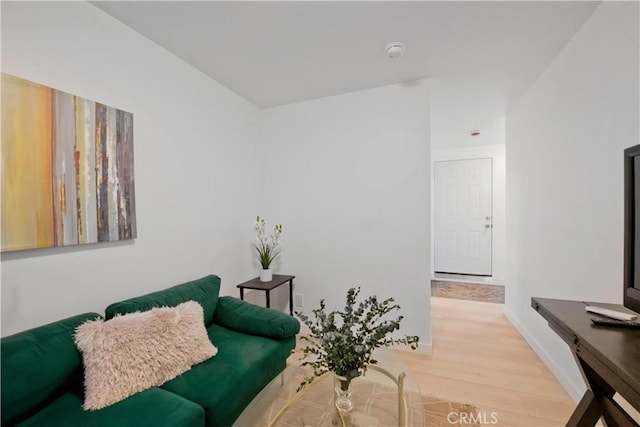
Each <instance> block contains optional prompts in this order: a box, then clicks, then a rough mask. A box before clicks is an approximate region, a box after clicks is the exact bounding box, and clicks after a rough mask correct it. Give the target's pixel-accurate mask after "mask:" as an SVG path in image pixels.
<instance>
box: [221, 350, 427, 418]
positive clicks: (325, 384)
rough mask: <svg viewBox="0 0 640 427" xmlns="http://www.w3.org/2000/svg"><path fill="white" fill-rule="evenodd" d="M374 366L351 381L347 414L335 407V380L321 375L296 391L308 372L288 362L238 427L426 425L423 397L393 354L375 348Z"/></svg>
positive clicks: (253, 402) (255, 400)
mask: <svg viewBox="0 0 640 427" xmlns="http://www.w3.org/2000/svg"><path fill="white" fill-rule="evenodd" d="M374 358H376V359H377V360H379V363H378V364H376V365H370V366H369V368H368V369H367V372H366V374H365V375H364V376H361V377H358V378H355V379H354V380H353V381H352V383H351V389H352V396H351V400H352V401H353V404H354V407H353V410H351V411H350V412H347V413H341V412H339V411H337V410H336V408H335V405H334V398H335V392H334V387H335V384H334V378H333V375H331V374H325V375H323V376H321V377H318V378H316V379H315V381H314V382H313V383H311V384H309V385H307V386H306V387H305V388H304V389H303V390H301V391H300V392H297V391H296V390H297V389H298V387H299V385H300V383H301V382H302V380H303V379H304V378H305V377H307V376H309V375H310V374H311V373H312V371H311V369H310V368H308V367H301V366H300V365H299V364H298V363H292V364H290V365H289V366H287V368H286V369H285V370H284V371H283V372H282V373H281V374H280V375H278V376H277V377H276V378H274V379H273V381H271V383H269V384H268V385H267V386H266V387H265V388H264V389H263V390H262V391H261V392H260V394H258V396H256V398H255V399H254V400H253V401H252V402H251V403H250V404H249V406H247V408H245V410H244V412H243V413H242V414H241V415H240V417H239V418H238V419H237V420H236V422H235V423H234V426H236V427H253V426H265V427H266V426H269V427H271V426H274V427H275V426H278V427H293V426H296V427H310V426H317V427H319V426H331V427H335V426H338V427H340V426H362V427H365V426H366V427H375V426H379V427H382V426H385V427H387V426H399V427H405V426H411V427H413V426H416V427H421V426H424V407H423V403H422V396H421V394H420V390H419V389H418V386H417V384H416V382H415V381H413V379H412V378H410V376H408V375H406V372H407V369H406V368H405V367H404V366H402V365H401V363H400V361H399V360H398V358H397V357H395V355H394V352H393V351H391V350H387V349H384V350H378V352H377V353H376V354H375V357H374Z"/></svg>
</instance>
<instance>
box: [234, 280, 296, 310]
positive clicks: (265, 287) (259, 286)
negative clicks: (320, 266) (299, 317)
mask: <svg viewBox="0 0 640 427" xmlns="http://www.w3.org/2000/svg"><path fill="white" fill-rule="evenodd" d="M295 278H296V276H285V275H282V274H274V275H273V280H271V281H270V282H261V281H260V278H259V277H256V278H255V279H251V280H249V281H247V282H244V283H240V284H239V285H237V287H238V288H239V289H240V299H241V300H243V301H244V290H245V289H255V290H258V291H265V292H266V297H267V308H271V298H270V295H269V293H270V292H271V291H272V290H273V289H275V288H277V287H278V286H281V285H284V284H285V283H287V282H289V314H290V315H292V316H293V279H295Z"/></svg>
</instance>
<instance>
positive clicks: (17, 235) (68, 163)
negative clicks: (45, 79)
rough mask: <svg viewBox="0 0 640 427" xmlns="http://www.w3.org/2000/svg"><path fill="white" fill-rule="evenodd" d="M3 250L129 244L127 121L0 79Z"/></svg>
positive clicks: (119, 114) (132, 228) (89, 104)
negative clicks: (115, 242) (0, 96)
mask: <svg viewBox="0 0 640 427" xmlns="http://www.w3.org/2000/svg"><path fill="white" fill-rule="evenodd" d="M0 88H1V91H2V132H1V134H2V160H1V161H2V171H1V178H2V182H1V183H0V185H1V191H2V193H1V202H2V205H1V208H0V209H1V214H2V218H1V221H2V236H1V240H2V251H3V252H4V251H18V250H24V249H34V248H46V247H55V246H68V245H79V244H85V243H98V242H110V241H116V240H128V239H134V238H136V211H135V191H134V175H133V114H131V113H128V112H126V111H122V110H119V109H117V108H114V107H109V106H107V105H104V104H101V103H99V102H95V101H91V100H88V99H84V98H81V97H79V96H75V95H71V94H69V93H66V92H62V91H59V90H56V89H52V88H49V87H47V86H43V85H40V84H37V83H33V82H30V81H27V80H24V79H21V78H18V77H15V76H12V75H9V74H6V73H2V86H1V87H0Z"/></svg>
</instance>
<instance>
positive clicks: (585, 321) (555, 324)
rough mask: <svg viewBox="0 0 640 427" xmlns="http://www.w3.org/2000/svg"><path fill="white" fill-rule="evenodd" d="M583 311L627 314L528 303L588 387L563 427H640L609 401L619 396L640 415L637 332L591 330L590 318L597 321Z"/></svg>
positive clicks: (572, 304)
mask: <svg viewBox="0 0 640 427" xmlns="http://www.w3.org/2000/svg"><path fill="white" fill-rule="evenodd" d="M587 305H597V306H600V307H603V308H608V309H610V310H616V311H625V312H628V313H630V312H631V311H630V310H628V309H626V308H624V307H623V306H621V305H619V304H604V303H585V302H582V301H567V300H559V299H549V298H531V306H532V307H533V309H534V310H536V311H537V312H538V313H539V314H540V315H541V316H542V317H543V318H545V319H546V320H547V321H548V322H549V326H550V327H551V329H552V330H553V331H554V332H555V333H556V334H558V335H559V336H560V338H562V339H563V340H564V341H565V342H566V343H567V344H568V345H569V347H570V348H571V351H572V352H573V357H574V359H575V360H576V363H577V364H578V368H579V369H580V371H581V372H582V376H583V378H584V380H585V382H586V383H587V387H588V390H587V391H586V392H585V394H584V396H583V397H582V400H581V401H580V403H579V404H578V407H577V408H576V409H575V411H574V412H573V415H571V418H570V419H569V421H567V424H566V427H590V426H594V425H596V423H597V422H598V420H599V419H600V418H601V417H602V418H603V420H604V421H605V422H604V424H605V425H607V426H609V427H640V424H638V420H633V419H632V418H631V415H629V414H628V413H627V412H626V411H625V410H624V409H623V408H622V407H621V406H620V405H619V404H618V403H617V402H616V401H615V400H614V399H613V396H614V395H615V394H616V393H620V395H621V396H622V397H624V398H625V400H626V401H627V402H629V403H630V404H631V406H633V407H634V408H635V409H636V410H639V411H640V363H638V362H640V331H639V330H633V329H623V328H609V327H607V328H603V327H598V326H594V325H592V324H591V318H592V317H599V316H598V315H596V314H591V313H587V312H585V309H584V308H585V306H587Z"/></svg>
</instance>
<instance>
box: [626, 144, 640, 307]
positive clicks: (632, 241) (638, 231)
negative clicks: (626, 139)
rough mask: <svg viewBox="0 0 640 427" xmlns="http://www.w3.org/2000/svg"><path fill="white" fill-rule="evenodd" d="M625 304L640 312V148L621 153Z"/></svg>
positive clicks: (628, 149)
mask: <svg viewBox="0 0 640 427" xmlns="http://www.w3.org/2000/svg"><path fill="white" fill-rule="evenodd" d="M623 291H624V305H625V306H626V307H628V308H630V309H632V310H634V311H636V312H640V145H636V146H634V147H630V148H627V149H626V150H625V151H624V290H623Z"/></svg>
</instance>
